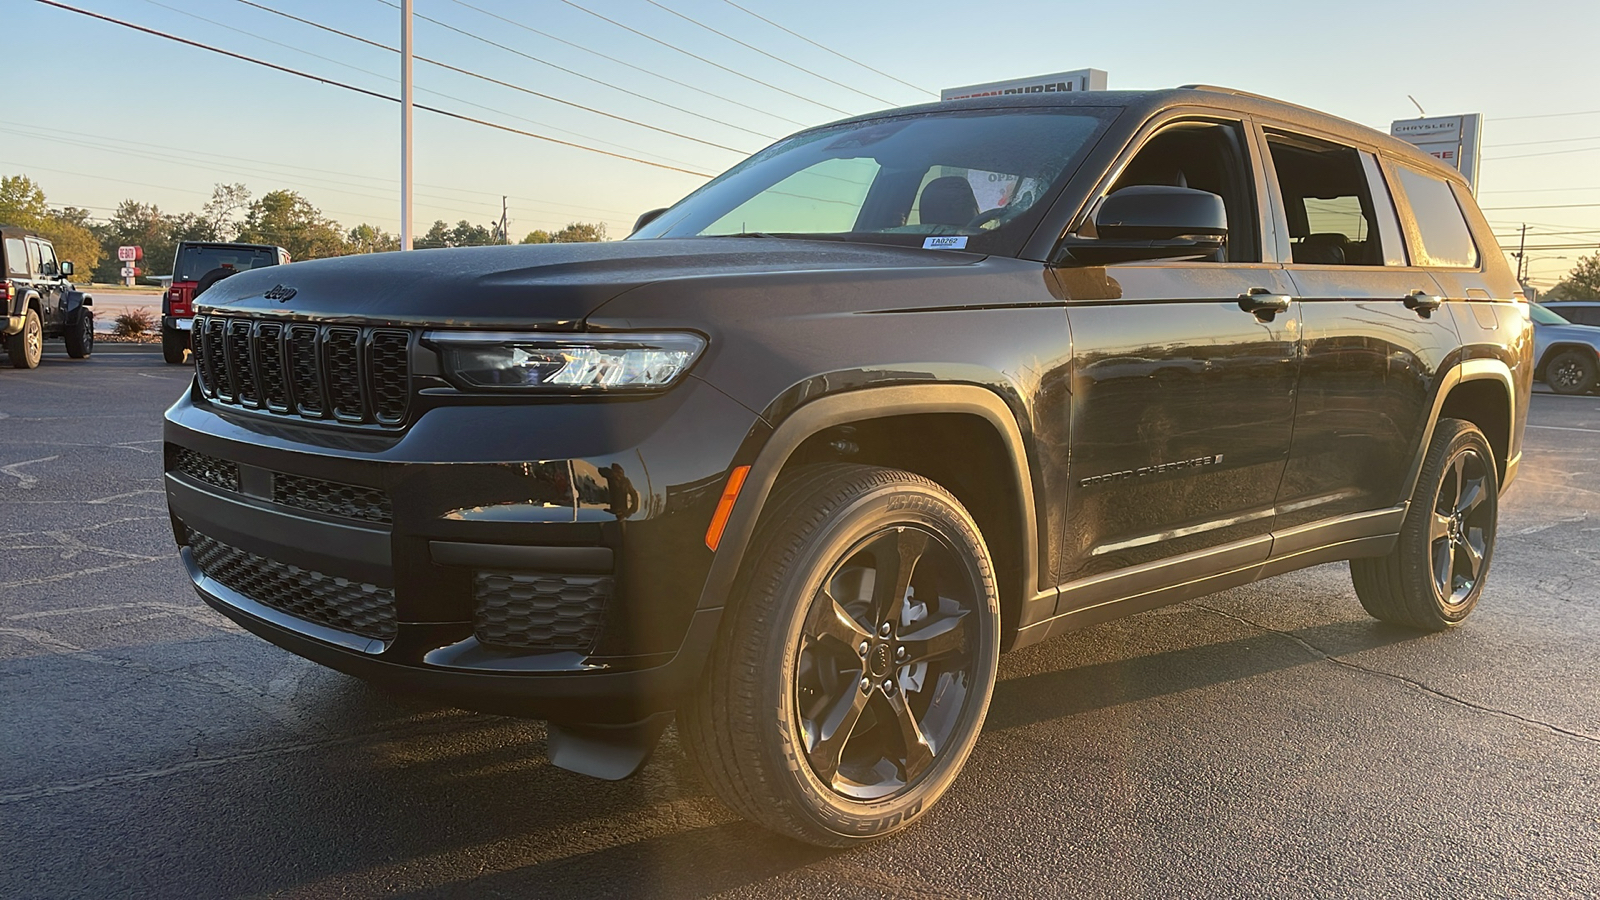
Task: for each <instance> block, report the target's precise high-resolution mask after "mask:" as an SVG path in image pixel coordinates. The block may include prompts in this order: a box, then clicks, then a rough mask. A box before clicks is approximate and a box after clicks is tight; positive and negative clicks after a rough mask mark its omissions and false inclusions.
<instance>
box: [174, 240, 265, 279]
mask: <svg viewBox="0 0 1600 900" xmlns="http://www.w3.org/2000/svg"><path fill="white" fill-rule="evenodd" d="M277 261H278V255H277V253H276V251H274V250H272V249H270V248H266V247H261V248H255V247H216V246H205V245H187V246H183V247H180V248H178V258H177V261H176V262H174V263H173V265H172V280H173V281H199V280H200V279H201V278H202V277H204V276H205V274H206V273H207V272H209V271H211V270H212V269H232V270H234V271H235V272H243V271H245V270H246V269H259V268H261V267H262V266H270V265H273V264H275V263H276V262H277Z"/></svg>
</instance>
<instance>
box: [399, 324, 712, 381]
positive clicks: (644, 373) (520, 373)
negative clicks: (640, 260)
mask: <svg viewBox="0 0 1600 900" xmlns="http://www.w3.org/2000/svg"><path fill="white" fill-rule="evenodd" d="M423 339H424V340H426V341H429V342H431V343H433V344H434V345H435V346H437V347H438V348H439V350H440V351H441V353H442V355H443V357H444V371H445V374H446V375H447V376H448V377H449V378H450V380H451V381H453V382H456V383H457V384H458V385H460V386H462V387H468V388H486V389H491V390H523V391H549V392H552V393H564V392H573V391H580V392H588V391H596V392H604V393H611V392H618V393H622V392H631V391H650V390H662V389H664V388H667V387H670V386H671V385H672V384H673V383H674V382H676V381H677V380H678V378H679V377H680V376H681V375H683V373H684V372H686V371H688V369H689V366H690V365H692V364H693V363H694V361H695V359H696V358H697V357H699V356H700V352H701V351H702V350H704V349H705V348H706V339H705V338H703V337H701V336H700V335H698V334H692V333H689V332H671V333H666V334H631V333H630V334H507V333H500V332H481V331H480V332H473V331H430V332H428V333H427V334H424V335H423Z"/></svg>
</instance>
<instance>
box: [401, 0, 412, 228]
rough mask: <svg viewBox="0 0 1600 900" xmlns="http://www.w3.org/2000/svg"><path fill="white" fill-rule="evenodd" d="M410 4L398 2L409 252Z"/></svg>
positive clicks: (403, 205) (405, 220)
mask: <svg viewBox="0 0 1600 900" xmlns="http://www.w3.org/2000/svg"><path fill="white" fill-rule="evenodd" d="M411 137H412V134H411V0H400V249H401V250H410V249H411V241H412V237H413V234H412V231H411V219H412V214H411V200H412V198H411V176H412V158H411Z"/></svg>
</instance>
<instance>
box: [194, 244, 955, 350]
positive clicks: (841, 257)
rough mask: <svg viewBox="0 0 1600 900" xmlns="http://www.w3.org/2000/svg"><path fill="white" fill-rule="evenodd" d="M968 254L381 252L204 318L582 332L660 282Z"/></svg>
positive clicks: (917, 263) (229, 286)
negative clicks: (587, 321) (599, 314)
mask: <svg viewBox="0 0 1600 900" xmlns="http://www.w3.org/2000/svg"><path fill="white" fill-rule="evenodd" d="M981 260H982V257H980V256H974V255H972V254H968V253H954V252H944V251H936V250H921V249H917V248H908V247H890V246H874V245H869V244H845V243H839V242H834V241H804V240H784V239H777V238H695V239H689V240H640V241H616V242H610V243H599V244H518V245H512V246H499V247H462V248H456V249H449V250H416V251H412V252H410V253H374V254H367V255H362V256H344V257H338V258H336V259H321V260H312V261H308V262H297V263H291V264H290V265H287V266H268V267H265V268H261V269H252V270H250V271H247V272H241V273H239V274H238V275H235V276H233V277H232V278H228V279H226V280H224V281H221V282H218V283H217V284H216V286H214V287H212V288H211V289H210V290H208V291H206V292H205V293H204V294H202V295H201V296H200V298H199V299H198V300H197V301H196V303H197V305H198V306H199V307H200V308H201V310H202V311H204V310H208V309H214V310H216V311H218V312H221V313H223V314H233V313H253V314H264V315H270V316H277V317H288V318H294V319H315V320H319V321H338V320H348V321H361V322H366V323H372V324H386V325H431V326H443V327H473V328H523V329H526V328H548V329H552V330H561V329H571V328H576V327H578V325H579V324H580V323H581V322H582V321H583V319H584V317H585V316H587V315H588V314H589V313H591V312H592V311H594V310H595V309H596V308H598V307H599V306H600V305H601V304H603V303H605V302H606V301H608V300H611V299H612V298H614V297H617V296H618V295H620V294H622V293H624V292H626V291H628V290H631V289H633V288H636V287H639V286H640V285H644V284H650V283H652V282H657V281H667V280H678V279H693V278H710V277H717V278H728V277H739V276H741V275H748V276H752V277H759V276H761V275H770V274H778V273H795V272H816V271H829V270H843V269H911V268H920V269H927V268H940V267H946V266H961V265H970V264H972V263H975V262H979V261H981Z"/></svg>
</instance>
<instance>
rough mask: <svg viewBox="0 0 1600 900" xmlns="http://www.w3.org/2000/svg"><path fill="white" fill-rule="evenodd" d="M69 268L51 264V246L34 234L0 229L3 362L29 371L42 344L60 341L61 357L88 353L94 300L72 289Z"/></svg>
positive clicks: (91, 346) (91, 344) (5, 227)
mask: <svg viewBox="0 0 1600 900" xmlns="http://www.w3.org/2000/svg"><path fill="white" fill-rule="evenodd" d="M71 277H72V263H70V262H64V261H58V260H57V259H56V248H55V245H53V244H51V243H50V241H49V239H48V238H46V237H44V236H43V235H40V234H38V233H37V232H33V231H29V230H28V229H26V228H17V227H15V226H11V225H0V308H3V309H4V311H5V319H4V323H3V324H4V326H5V327H4V328H3V329H0V335H4V339H5V345H6V356H7V357H9V359H10V360H11V365H13V366H15V367H16V368H19V369H32V368H35V367H37V366H38V365H39V360H40V359H41V358H42V357H43V356H44V341H45V339H46V338H57V337H58V338H62V339H63V340H64V341H65V342H66V345H67V355H68V356H70V357H72V358H73V359H83V358H85V357H87V356H88V355H89V354H91V353H93V352H94V300H92V299H91V298H90V297H89V296H88V295H86V294H84V293H83V292H82V291H80V290H78V289H77V288H76V287H74V286H73V284H72V282H71V281H69V280H68V279H70V278H71Z"/></svg>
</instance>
